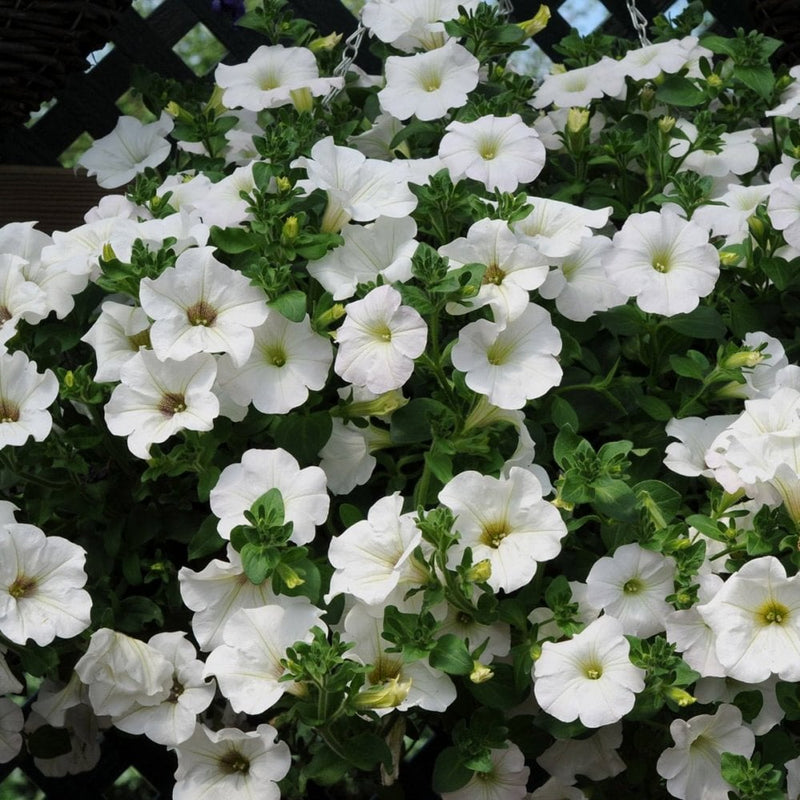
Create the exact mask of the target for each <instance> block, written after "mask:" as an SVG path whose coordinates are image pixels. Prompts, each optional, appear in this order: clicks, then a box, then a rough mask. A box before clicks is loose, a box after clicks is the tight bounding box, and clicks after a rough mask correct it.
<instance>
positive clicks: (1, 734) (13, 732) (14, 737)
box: [0, 697, 25, 764]
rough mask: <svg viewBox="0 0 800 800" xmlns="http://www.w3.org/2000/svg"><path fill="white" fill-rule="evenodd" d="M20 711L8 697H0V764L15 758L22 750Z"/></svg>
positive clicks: (21, 719) (23, 723)
mask: <svg viewBox="0 0 800 800" xmlns="http://www.w3.org/2000/svg"><path fill="white" fill-rule="evenodd" d="M24 725H25V717H24V716H23V715H22V709H21V708H20V707H19V706H18V705H17V704H16V703H15V702H14V701H13V700H12V699H11V698H9V697H0V764H6V763H7V762H9V761H11V759H13V758H16V756H17V754H18V753H19V751H20V749H21V748H22V728H23V726H24Z"/></svg>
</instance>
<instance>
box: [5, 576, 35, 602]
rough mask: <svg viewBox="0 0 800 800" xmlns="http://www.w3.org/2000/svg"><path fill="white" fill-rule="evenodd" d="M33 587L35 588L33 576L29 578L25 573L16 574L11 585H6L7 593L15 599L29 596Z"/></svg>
mask: <svg viewBox="0 0 800 800" xmlns="http://www.w3.org/2000/svg"><path fill="white" fill-rule="evenodd" d="M34 589H36V579H35V578H29V577H27V576H26V575H18V576H17V578H16V579H15V580H14V582H13V583H12V584H11V586H9V587H8V593H9V594H10V595H11V596H12V597H13V598H14V599H15V600H21V599H22V598H23V597H30V596H31V595H32V594H33V591H34Z"/></svg>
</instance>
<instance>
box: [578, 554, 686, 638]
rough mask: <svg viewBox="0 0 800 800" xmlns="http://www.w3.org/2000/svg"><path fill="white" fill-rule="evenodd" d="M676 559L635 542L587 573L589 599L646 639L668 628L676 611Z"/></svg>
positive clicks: (605, 558) (600, 562)
mask: <svg viewBox="0 0 800 800" xmlns="http://www.w3.org/2000/svg"><path fill="white" fill-rule="evenodd" d="M674 579H675V562H674V561H673V560H672V559H671V558H669V557H668V556H663V555H661V554H660V553H654V552H653V551H651V550H645V549H644V548H643V547H642V546H641V545H639V544H636V543H635V542H633V543H632V544H625V545H622V547H618V548H617V549H616V550H615V551H614V555H613V556H605V557H603V558H599V559H598V560H597V561H595V562H594V564H593V565H592V568H591V569H590V570H589V574H588V575H587V576H586V599H587V600H588V601H589V603H590V604H591V605H593V606H596V607H597V608H601V609H603V611H605V613H606V614H610V615H611V616H612V617H615V618H616V619H618V620H619V622H620V624H621V625H622V629H623V631H624V632H625V633H626V634H630V635H633V636H638V637H640V638H642V639H646V638H647V637H648V636H652V635H653V634H655V633H661V631H663V630H664V619H665V616H666V615H667V614H668V613H669V612H670V611H672V606H671V605H670V604H669V603H667V601H666V599H665V598H666V597H667V595H670V594H673V593H674V591H675V583H674Z"/></svg>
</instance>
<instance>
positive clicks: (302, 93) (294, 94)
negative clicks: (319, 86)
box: [289, 86, 314, 112]
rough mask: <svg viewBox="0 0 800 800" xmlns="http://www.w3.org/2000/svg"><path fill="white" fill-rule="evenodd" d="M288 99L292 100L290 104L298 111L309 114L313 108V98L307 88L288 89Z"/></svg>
mask: <svg viewBox="0 0 800 800" xmlns="http://www.w3.org/2000/svg"><path fill="white" fill-rule="evenodd" d="M289 97H291V98H292V103H293V104H294V107H295V108H296V109H297V110H298V111H307V112H310V111H311V110H312V109H313V108H314V98H313V96H312V95H311V90H310V89H309V88H308V87H307V86H304V87H303V88H302V89H290V90H289Z"/></svg>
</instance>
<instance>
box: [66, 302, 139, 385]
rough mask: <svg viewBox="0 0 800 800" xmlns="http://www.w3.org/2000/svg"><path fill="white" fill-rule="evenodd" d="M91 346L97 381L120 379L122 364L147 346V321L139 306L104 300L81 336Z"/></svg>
mask: <svg viewBox="0 0 800 800" xmlns="http://www.w3.org/2000/svg"><path fill="white" fill-rule="evenodd" d="M81 341H82V342H88V343H89V344H90V345H91V346H92V347H93V348H94V355H95V359H96V360H97V372H96V373H95V376H94V379H95V380H96V381H98V382H100V383H103V382H114V381H118V380H119V371H120V368H121V367H122V365H123V364H125V363H126V362H127V361H130V359H131V357H132V356H134V355H135V354H136V353H138V352H139V350H140V349H141V348H143V347H148V346H149V345H150V320H149V319H148V318H147V314H145V312H144V310H143V309H141V308H139V307H138V306H129V305H125V304H124V303H115V302H114V301H113V300H106V301H105V302H104V303H103V307H102V310H101V312H100V316H99V317H98V318H97V320H96V322H95V323H94V325H92V327H91V328H89V330H88V331H87V332H86V333H85V334H84V335H83V336H82V337H81Z"/></svg>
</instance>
